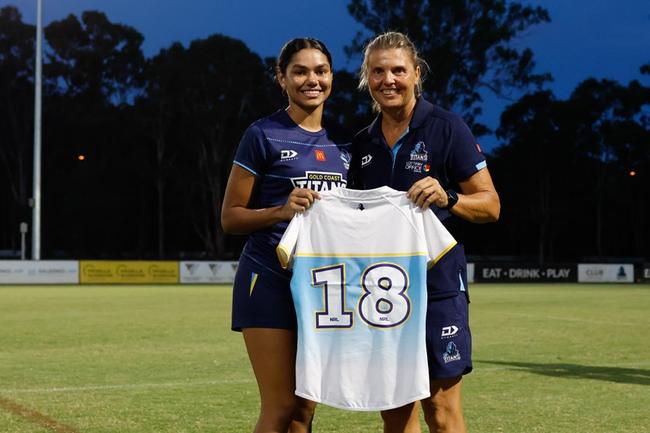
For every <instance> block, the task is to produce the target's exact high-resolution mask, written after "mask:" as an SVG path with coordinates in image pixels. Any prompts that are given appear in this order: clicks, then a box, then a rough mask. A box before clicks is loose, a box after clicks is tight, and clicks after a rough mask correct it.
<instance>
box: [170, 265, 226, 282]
mask: <svg viewBox="0 0 650 433" xmlns="http://www.w3.org/2000/svg"><path fill="white" fill-rule="evenodd" d="M237 264H238V262H181V264H180V268H181V283H183V284H216V283H229V284H232V283H233V282H234V281H235V273H236V272H237Z"/></svg>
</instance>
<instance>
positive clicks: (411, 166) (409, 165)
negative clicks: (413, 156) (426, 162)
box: [404, 161, 423, 173]
mask: <svg viewBox="0 0 650 433" xmlns="http://www.w3.org/2000/svg"><path fill="white" fill-rule="evenodd" d="M422 167H423V163H421V162H413V161H406V165H404V168H405V169H407V170H411V171H412V172H413V173H422Z"/></svg>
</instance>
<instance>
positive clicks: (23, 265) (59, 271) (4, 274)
mask: <svg viewBox="0 0 650 433" xmlns="http://www.w3.org/2000/svg"><path fill="white" fill-rule="evenodd" d="M78 283H79V262H78V261H72V260H0V284H78Z"/></svg>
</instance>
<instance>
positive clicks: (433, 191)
mask: <svg viewBox="0 0 650 433" xmlns="http://www.w3.org/2000/svg"><path fill="white" fill-rule="evenodd" d="M406 196H407V197H408V198H409V200H411V201H412V202H413V203H415V204H416V205H417V206H419V207H421V208H422V209H426V208H428V207H429V206H431V205H432V204H434V205H436V206H438V207H439V208H445V207H447V203H448V201H447V192H446V191H445V189H444V188H443V187H442V185H440V182H438V180H437V179H434V178H432V177H430V176H427V177H425V178H422V179H420V180H418V181H417V182H415V183H414V184H413V185H412V186H411V188H409V190H408V192H407V193H406Z"/></svg>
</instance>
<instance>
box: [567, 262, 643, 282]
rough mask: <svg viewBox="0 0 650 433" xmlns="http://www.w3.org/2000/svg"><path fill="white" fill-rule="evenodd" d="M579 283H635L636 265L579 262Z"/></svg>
mask: <svg viewBox="0 0 650 433" xmlns="http://www.w3.org/2000/svg"><path fill="white" fill-rule="evenodd" d="M578 282H579V283H633V282H634V265H633V264H629V263H616V264H613V263H607V264H604V263H579V264H578Z"/></svg>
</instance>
